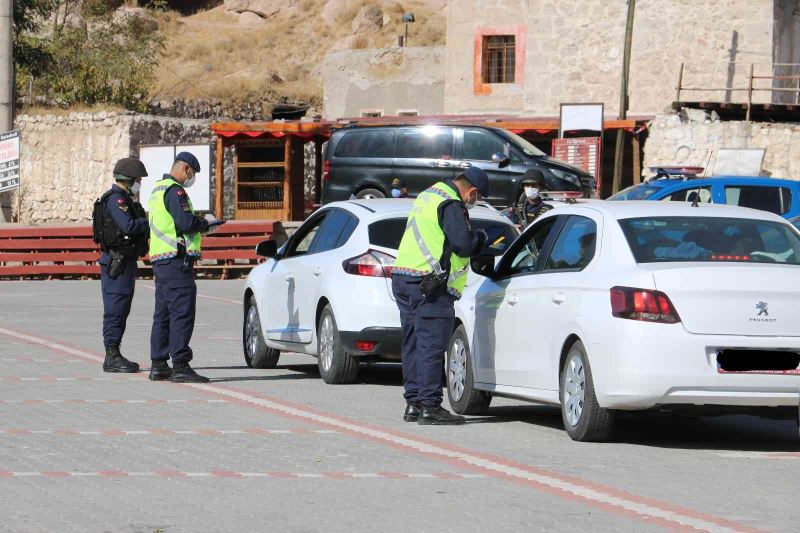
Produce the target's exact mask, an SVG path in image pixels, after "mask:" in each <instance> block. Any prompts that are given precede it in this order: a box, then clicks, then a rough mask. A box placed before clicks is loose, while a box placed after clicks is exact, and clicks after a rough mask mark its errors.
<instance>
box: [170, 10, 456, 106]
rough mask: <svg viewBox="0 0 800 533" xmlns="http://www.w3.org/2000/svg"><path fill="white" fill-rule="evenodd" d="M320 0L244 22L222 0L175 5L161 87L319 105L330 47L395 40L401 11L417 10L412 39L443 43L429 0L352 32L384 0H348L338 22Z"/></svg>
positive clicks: (182, 93)
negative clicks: (198, 9) (191, 9)
mask: <svg viewBox="0 0 800 533" xmlns="http://www.w3.org/2000/svg"><path fill="white" fill-rule="evenodd" d="M320 4H322V1H321V0H304V1H303V2H301V3H300V5H299V7H297V8H295V9H283V10H281V11H280V12H279V13H278V14H277V15H275V16H274V17H273V18H270V19H268V20H262V21H258V22H255V23H253V24H242V23H240V21H239V16H238V15H235V14H231V13H228V12H226V11H225V9H224V7H222V6H220V7H217V8H215V9H211V10H209V11H206V12H202V13H198V14H196V15H193V16H189V17H180V16H178V15H177V14H174V13H170V14H167V15H166V16H165V19H164V21H162V24H161V31H163V32H164V33H165V35H166V37H167V42H166V49H165V52H164V56H163V58H162V59H161V61H160V65H159V71H158V74H159V76H158V84H157V89H156V93H157V95H158V96H162V97H183V98H209V97H214V98H220V99H222V100H225V101H237V100H242V99H245V98H252V97H253V96H258V97H263V98H265V99H267V100H269V101H272V102H275V101H279V100H282V99H285V100H288V101H293V102H306V103H310V104H312V105H314V106H316V107H319V106H320V105H321V101H322V79H321V76H320V71H321V68H320V67H321V64H322V61H323V60H324V57H325V54H327V53H328V52H329V51H331V50H334V49H341V48H373V47H386V46H391V45H393V44H395V43H396V42H397V36H398V35H400V34H402V32H403V24H402V15H403V13H404V12H405V11H413V12H414V14H415V16H416V20H417V22H416V23H414V24H412V25H411V26H410V39H409V41H410V43H411V44H412V45H413V46H428V45H439V44H444V40H445V27H446V21H445V19H444V17H443V16H442V15H441V14H440V13H435V12H433V11H431V10H430V9H428V8H426V7H425V0H405V1H403V2H402V3H401V2H396V3H390V4H389V5H384V6H383V13H384V15H385V17H384V19H386V18H387V17H386V16H388V18H389V21H388V23H387V24H385V25H384V26H383V27H382V28H381V29H380V30H373V31H365V32H361V33H357V34H355V35H354V34H353V32H352V29H351V24H352V21H353V19H354V18H355V17H356V16H357V15H358V13H359V11H360V10H361V9H362V8H363V7H364V6H367V5H370V4H380V2H379V1H378V0H347V1H346V3H345V7H344V9H342V10H341V11H340V12H339V13H338V14H337V16H336V21H335V24H334V25H333V26H330V25H328V24H327V23H326V22H325V20H323V18H322V16H321V14H320Z"/></svg>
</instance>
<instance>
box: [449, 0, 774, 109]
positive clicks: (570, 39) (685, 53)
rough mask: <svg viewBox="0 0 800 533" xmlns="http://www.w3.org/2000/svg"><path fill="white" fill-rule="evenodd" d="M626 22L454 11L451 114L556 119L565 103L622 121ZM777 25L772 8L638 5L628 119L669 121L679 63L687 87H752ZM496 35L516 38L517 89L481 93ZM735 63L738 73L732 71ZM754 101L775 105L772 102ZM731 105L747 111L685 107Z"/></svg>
mask: <svg viewBox="0 0 800 533" xmlns="http://www.w3.org/2000/svg"><path fill="white" fill-rule="evenodd" d="M489 13H490V14H491V16H490V17H487V16H481V15H483V14H489ZM626 13H627V2H626V1H625V0H581V1H579V2H576V1H572V2H568V1H565V0H455V1H451V2H450V3H449V4H448V24H447V52H446V60H445V61H446V75H445V112H446V113H453V114H458V113H486V112H491V113H502V112H506V113H514V114H523V113H524V114H529V115H534V116H542V115H545V116H557V115H558V112H559V104H561V103H568V102H603V103H605V110H606V114H607V115H609V116H612V115H616V114H617V112H618V107H619V99H620V98H619V91H620V70H621V67H622V55H623V45H624V36H625V21H626ZM777 16H778V14H776V11H775V9H774V6H773V0H715V1H698V0H682V1H667V2H664V1H659V0H643V1H640V2H638V3H637V4H636V18H635V24H634V33H633V48H632V50H633V53H632V58H631V70H630V76H631V86H630V108H629V109H630V111H629V113H630V114H631V115H654V114H656V113H660V112H663V111H664V110H665V108H666V107H667V106H669V105H670V104H671V103H672V101H673V100H674V99H675V85H676V83H677V78H678V72H679V69H680V64H681V63H682V62H685V63H686V65H687V71H686V74H685V76H684V81H685V82H686V83H690V84H692V85H695V86H697V85H700V86H705V87H709V86H713V87H725V86H726V84H731V85H736V86H739V87H742V86H745V84H744V76H746V74H747V72H748V71H749V64H748V63H751V62H754V63H761V64H765V63H767V64H768V63H771V62H772V57H773V44H774V42H777V41H774V38H773V25H774V22H775V20H777V19H775V17H777ZM492 34H500V35H515V36H516V53H517V58H518V59H517V63H516V65H517V67H518V68H517V69H516V82H515V83H507V84H486V85H484V84H482V83H481V71H480V68H479V67H480V58H481V53H480V51H481V46H482V39H483V36H486V35H492ZM729 61H736V62H740V63H741V64H739V65H736V68H735V69H732V70H731V71H729V70H728V65H727V63H728V62H729ZM762 67H763V68H766V69H767V72H768V70H769V65H760V66H757V69H756V70H757V73H759V72H763V70H759V69H762ZM764 73H766V72H764ZM476 78H477V79H476ZM764 81H765V82H766V80H764ZM767 84H768V82H767ZM755 94H756V97H757V99H760V100H761V101H768V99H769V93H768V92H758V93H755ZM726 96H728V97H729V99H730V100H733V101H741V99H742V98H744V97H745V96H746V94H745V93H744V92H737V93H734V94H732V95H725V94H724V93H723V92H716V93H713V94H712V93H686V94H685V95H684V96H683V97H682V98H681V99H682V100H684V101H699V100H703V99H714V100H717V101H724V100H725V98H726Z"/></svg>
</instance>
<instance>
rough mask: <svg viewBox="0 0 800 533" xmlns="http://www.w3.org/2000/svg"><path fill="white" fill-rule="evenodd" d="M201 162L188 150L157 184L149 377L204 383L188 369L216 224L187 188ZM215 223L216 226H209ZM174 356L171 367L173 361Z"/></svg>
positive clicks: (151, 213)
mask: <svg viewBox="0 0 800 533" xmlns="http://www.w3.org/2000/svg"><path fill="white" fill-rule="evenodd" d="M198 172H200V162H199V161H198V160H197V158H196V157H195V156H194V155H192V154H191V153H189V152H181V153H179V154H178V155H177V157H176V159H175V163H174V164H173V165H172V170H171V171H170V173H169V174H164V177H163V178H162V179H161V180H160V181H158V182H156V184H155V187H154V188H153V192H152V194H151V195H150V201H149V202H148V211H149V217H150V261H151V262H152V263H153V275H154V277H155V285H156V307H155V311H154V313H153V329H152V331H151V333H150V359H151V360H152V366H151V369H150V379H151V380H153V381H163V380H167V379H168V380H170V381H174V382H179V383H205V382H207V381H208V378H206V377H203V376H201V375H199V374H197V373H196V372H195V371H194V370H192V368H191V367H190V366H189V361H191V360H192V349H191V348H189V341H190V340H191V339H192V332H193V330H194V317H195V304H196V300H197V286H196V285H195V281H194V263H195V261H197V260H199V259H200V247H201V246H200V245H201V240H202V235H203V234H206V233H211V232H212V231H213V230H214V229H215V228H216V227H217V226H216V225H214V224H215V222H214V221H213V217H211V218H212V220H211V221H209V220H207V219H203V218H201V217H199V216H197V215H196V214H195V212H194V209H193V208H192V202H191V200H190V199H189V196H188V195H187V194H186V190H185V187H191V186H192V184H193V183H194V181H195V175H196V174H197V173H198ZM210 222H211V225H210ZM170 357H171V358H172V368H170V367H169V363H168V362H169V359H170Z"/></svg>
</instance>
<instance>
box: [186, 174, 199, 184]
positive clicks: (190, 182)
mask: <svg viewBox="0 0 800 533" xmlns="http://www.w3.org/2000/svg"><path fill="white" fill-rule="evenodd" d="M195 179H197V176H195V175H194V174H192V177H191V178H186V181H184V182H183V186H184V187H191V186H192V185H194V181H195Z"/></svg>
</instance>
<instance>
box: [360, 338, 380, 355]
mask: <svg viewBox="0 0 800 533" xmlns="http://www.w3.org/2000/svg"><path fill="white" fill-rule="evenodd" d="M355 345H356V350H359V351H361V352H371V351H373V350H374V349H375V347H376V346H377V345H378V343H377V342H372V341H356V343H355Z"/></svg>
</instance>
